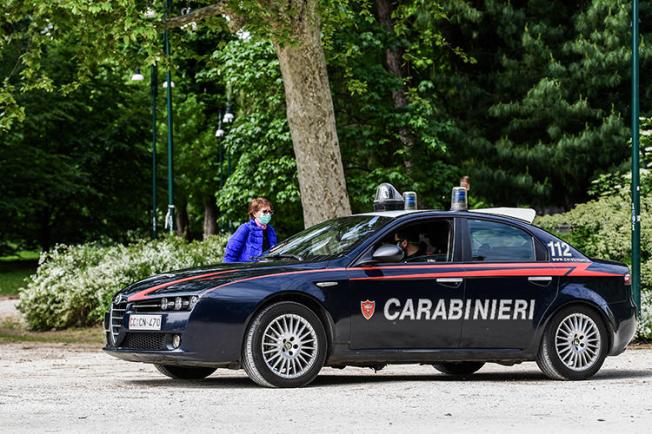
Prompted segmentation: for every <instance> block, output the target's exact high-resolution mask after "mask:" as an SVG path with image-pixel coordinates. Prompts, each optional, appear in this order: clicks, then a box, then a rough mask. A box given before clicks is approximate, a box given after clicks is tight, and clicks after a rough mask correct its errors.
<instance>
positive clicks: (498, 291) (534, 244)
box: [460, 218, 559, 349]
mask: <svg viewBox="0 0 652 434" xmlns="http://www.w3.org/2000/svg"><path fill="white" fill-rule="evenodd" d="M460 226H464V230H463V232H464V234H465V235H466V237H465V245H466V248H467V251H468V252H469V253H468V256H467V257H466V258H465V259H466V264H467V268H466V271H465V281H466V300H465V315H464V324H463V326H462V340H461V341H462V345H461V346H462V347H466V348H512V349H524V348H527V347H528V346H529V344H530V343H531V341H532V339H533V337H534V333H535V330H536V327H537V324H538V323H539V321H540V319H541V316H542V315H543V313H544V312H545V310H546V309H547V307H548V306H549V305H550V304H551V303H552V301H553V300H554V298H555V297H556V295H557V289H558V286H559V277H557V276H556V275H558V273H556V272H555V271H556V270H554V269H553V268H551V264H550V263H549V262H548V258H547V255H548V254H547V250H546V248H545V246H543V245H542V244H541V243H540V242H539V241H538V240H537V239H536V238H535V237H533V236H532V234H530V233H529V232H528V231H526V230H525V229H523V228H521V227H518V226H516V225H512V224H509V223H506V222H498V221H492V220H490V219H481V218H477V219H475V218H468V219H465V224H461V225H460Z"/></svg>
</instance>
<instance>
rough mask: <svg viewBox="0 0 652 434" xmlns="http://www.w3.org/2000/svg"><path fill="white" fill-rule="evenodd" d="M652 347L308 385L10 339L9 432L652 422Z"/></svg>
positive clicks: (630, 425) (5, 384)
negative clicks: (171, 370) (175, 373)
mask: <svg viewBox="0 0 652 434" xmlns="http://www.w3.org/2000/svg"><path fill="white" fill-rule="evenodd" d="M651 398H652V350H650V349H635V350H628V351H627V352H625V353H624V354H622V355H620V356H618V357H612V358H608V359H607V361H606V362H605V365H604V366H603V368H602V370H601V371H600V372H599V373H598V375H596V376H595V377H594V379H592V380H590V381H583V382H558V381H550V380H547V379H546V378H545V377H544V376H543V375H542V374H541V372H540V371H539V370H538V368H537V366H536V364H534V363H524V364H521V365H517V366H512V367H506V366H499V365H485V367H483V368H482V369H481V370H480V371H479V372H478V373H477V374H476V375H474V376H472V377H470V378H468V379H457V378H452V377H448V376H445V375H443V374H440V373H438V372H437V371H435V370H434V369H433V368H432V367H430V366H391V367H388V368H386V369H385V370H382V371H380V372H378V373H374V372H373V371H371V370H369V369H360V368H346V369H344V370H334V369H324V370H323V371H322V374H321V375H320V376H319V377H318V379H317V380H316V381H315V382H314V383H313V384H312V385H311V386H310V387H308V388H304V389H293V390H287V389H286V390H278V389H264V388H260V387H257V386H255V385H254V384H253V383H252V382H251V381H250V380H249V379H248V378H247V377H246V376H245V375H244V372H243V371H228V370H218V371H217V372H216V373H215V374H213V375H212V376H211V377H209V378H207V379H206V380H203V381H199V382H184V381H175V380H170V379H168V378H167V377H163V376H162V375H160V374H159V373H158V372H157V371H156V370H155V369H154V367H153V366H151V365H146V364H140V363H130V362H123V361H120V360H118V359H114V358H113V357H110V356H108V355H106V354H104V353H102V352H101V351H99V350H98V349H97V348H94V347H80V346H65V345H47V346H43V345H42V344H40V345H27V344H3V345H0V431H1V432H35V431H37V432H90V431H95V432H117V431H123V432H133V431H139V432H148V433H149V432H179V431H180V430H186V431H188V432H261V431H265V432H273V433H275V432H279V433H280V432H292V431H297V430H300V431H309V432H344V431H346V432H350V431H356V432H378V431H386V432H405V431H411V432H434V431H443V430H453V431H456V432H457V431H468V432H494V431H501V432H520V431H523V430H524V429H528V430H529V431H535V432H555V431H557V432H571V431H575V432H576V431H593V432H608V431H612V432H613V431H615V430H618V431H622V430H627V431H628V432H631V433H637V432H640V433H643V432H646V433H649V432H651V431H650V430H651V428H650V427H651V426H652V399H651Z"/></svg>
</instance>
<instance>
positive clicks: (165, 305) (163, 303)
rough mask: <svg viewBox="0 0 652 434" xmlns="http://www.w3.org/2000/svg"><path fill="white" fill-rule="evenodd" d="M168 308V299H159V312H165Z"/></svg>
mask: <svg viewBox="0 0 652 434" xmlns="http://www.w3.org/2000/svg"><path fill="white" fill-rule="evenodd" d="M167 308H168V299H167V298H162V299H161V310H167Z"/></svg>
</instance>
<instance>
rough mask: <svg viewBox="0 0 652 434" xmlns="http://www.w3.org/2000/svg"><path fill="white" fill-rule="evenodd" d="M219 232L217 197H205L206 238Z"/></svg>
mask: <svg viewBox="0 0 652 434" xmlns="http://www.w3.org/2000/svg"><path fill="white" fill-rule="evenodd" d="M215 234H217V205H216V204H215V197H210V196H209V197H207V198H205V199H204V239H205V238H206V237H207V236H209V235H215Z"/></svg>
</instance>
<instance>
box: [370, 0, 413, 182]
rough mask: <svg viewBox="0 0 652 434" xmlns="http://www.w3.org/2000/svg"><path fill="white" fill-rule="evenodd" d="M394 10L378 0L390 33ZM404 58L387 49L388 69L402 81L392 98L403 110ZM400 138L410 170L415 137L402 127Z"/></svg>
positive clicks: (386, 1)
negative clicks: (402, 66) (402, 64)
mask: <svg viewBox="0 0 652 434" xmlns="http://www.w3.org/2000/svg"><path fill="white" fill-rule="evenodd" d="M392 12H394V5H393V3H392V1H391V0H376V14H377V16H378V22H379V23H380V24H381V25H382V26H383V27H384V28H385V30H387V31H388V32H389V33H391V34H393V33H394V24H393V23H392ZM402 59H403V50H401V49H400V48H396V47H388V48H387V49H386V50H385V62H386V63H387V70H388V71H389V72H390V74H392V75H393V76H394V77H396V78H397V79H398V80H400V81H401V85H400V86H399V87H398V88H397V89H394V90H392V100H393V101H394V108H396V109H399V110H402V109H404V108H405V107H407V105H408V99H407V95H406V93H405V85H404V84H403V76H404V74H403V69H402V68H401V61H402ZM398 136H399V140H400V141H401V144H402V145H403V146H404V147H405V149H406V152H405V158H404V160H403V165H404V166H405V169H406V170H407V171H408V174H409V173H410V172H411V170H412V153H413V152H414V143H415V141H416V140H415V138H414V135H413V134H412V132H411V131H410V130H409V129H408V128H406V127H404V126H403V127H401V128H399V130H398Z"/></svg>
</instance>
